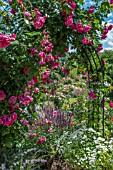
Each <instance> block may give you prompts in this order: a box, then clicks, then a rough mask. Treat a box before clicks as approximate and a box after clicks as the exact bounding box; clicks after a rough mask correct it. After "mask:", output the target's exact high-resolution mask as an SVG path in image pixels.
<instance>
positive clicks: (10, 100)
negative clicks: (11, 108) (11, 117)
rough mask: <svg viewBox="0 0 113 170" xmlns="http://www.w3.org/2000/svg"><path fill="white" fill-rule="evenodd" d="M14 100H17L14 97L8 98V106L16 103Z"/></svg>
mask: <svg viewBox="0 0 113 170" xmlns="http://www.w3.org/2000/svg"><path fill="white" fill-rule="evenodd" d="M16 100H17V97H15V96H11V97H10V98H9V101H8V102H9V104H15V103H16Z"/></svg>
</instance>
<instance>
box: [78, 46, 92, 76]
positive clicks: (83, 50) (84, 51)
mask: <svg viewBox="0 0 113 170" xmlns="http://www.w3.org/2000/svg"><path fill="white" fill-rule="evenodd" d="M81 50H82V52H83V53H84V54H85V56H86V58H87V59H88V61H89V64H90V69H91V71H92V73H94V70H93V65H92V63H91V61H90V58H89V56H88V54H87V53H86V50H85V49H84V48H83V47H82V48H81Z"/></svg>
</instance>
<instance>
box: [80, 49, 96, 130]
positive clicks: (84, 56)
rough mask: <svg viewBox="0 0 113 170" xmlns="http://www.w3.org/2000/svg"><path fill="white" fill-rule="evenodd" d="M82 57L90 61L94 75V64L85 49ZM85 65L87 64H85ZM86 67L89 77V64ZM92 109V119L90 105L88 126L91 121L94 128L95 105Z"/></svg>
mask: <svg viewBox="0 0 113 170" xmlns="http://www.w3.org/2000/svg"><path fill="white" fill-rule="evenodd" d="M81 56H82V57H83V58H87V60H88V61H89V64H90V68H92V73H94V70H93V65H92V63H91V61H90V58H89V56H88V54H87V52H86V50H85V49H83V52H82V53H81ZM84 64H85V63H84ZM85 66H86V68H87V70H88V75H89V73H90V70H89V68H88V64H85ZM89 87H90V81H89ZM92 108H93V111H92V117H91V115H90V111H91V109H90V105H89V104H88V113H89V114H88V126H89V125H90V121H91V120H92V127H93V128H94V104H93V105H92Z"/></svg>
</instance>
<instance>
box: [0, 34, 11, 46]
mask: <svg viewBox="0 0 113 170" xmlns="http://www.w3.org/2000/svg"><path fill="white" fill-rule="evenodd" d="M10 41H11V39H10V37H9V36H8V35H7V34H2V33H0V48H6V47H8V46H9V45H10Z"/></svg>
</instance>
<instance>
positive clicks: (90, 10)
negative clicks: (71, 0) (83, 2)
mask: <svg viewBox="0 0 113 170" xmlns="http://www.w3.org/2000/svg"><path fill="white" fill-rule="evenodd" d="M93 12H94V7H93V6H91V7H90V9H89V11H88V13H89V14H92V13H93Z"/></svg>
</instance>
